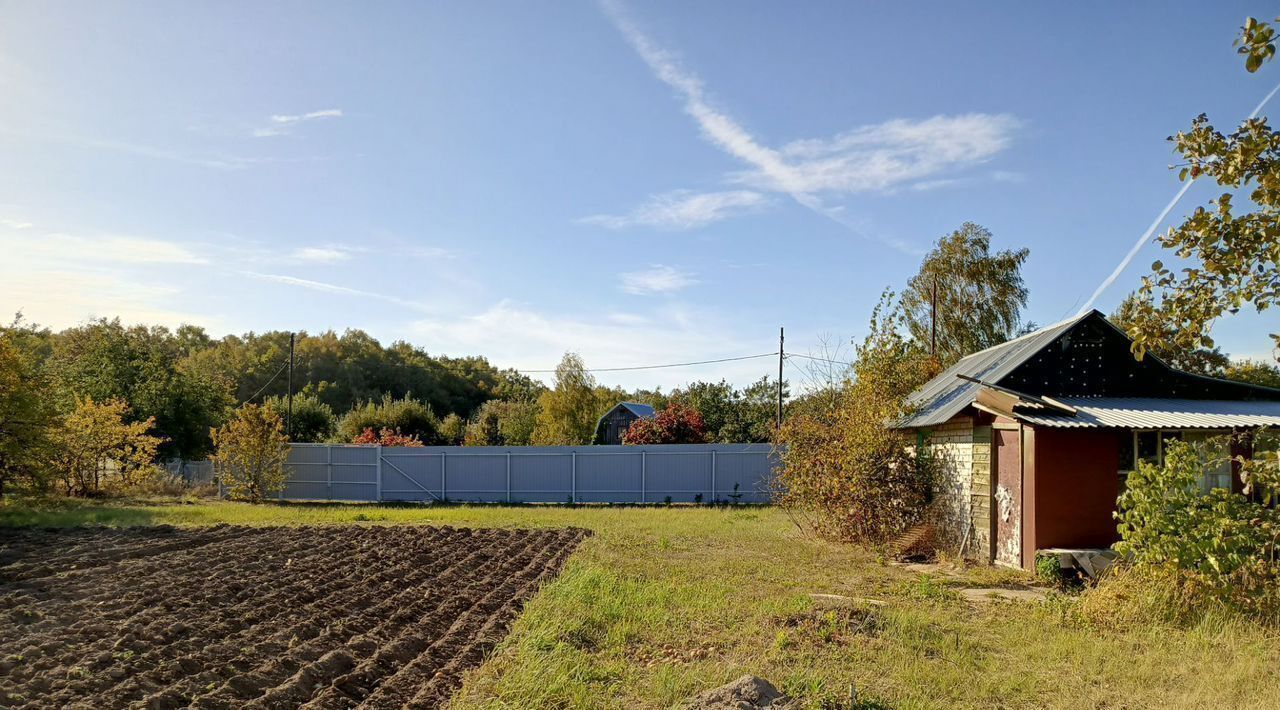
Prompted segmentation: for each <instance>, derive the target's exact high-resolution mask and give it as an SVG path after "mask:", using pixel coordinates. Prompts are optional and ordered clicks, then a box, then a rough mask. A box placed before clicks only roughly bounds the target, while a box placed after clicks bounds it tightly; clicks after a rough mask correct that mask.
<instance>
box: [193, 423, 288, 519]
mask: <svg viewBox="0 0 1280 710" xmlns="http://www.w3.org/2000/svg"><path fill="white" fill-rule="evenodd" d="M212 438H213V442H214V445H215V446H216V447H217V449H216V452H215V453H214V455H213V456H212V457H211V458H212V459H213V462H214V465H215V467H216V469H217V473H218V481H219V482H220V483H221V484H222V486H223V487H224V488H225V489H226V491H227V495H228V496H230V497H231V498H234V499H242V500H248V501H252V502H255V503H256V502H258V501H260V500H262V499H263V498H266V497H267V496H269V495H272V494H274V493H276V492H277V491H280V490H282V489H283V488H284V483H285V469H284V465H285V461H286V460H287V459H288V456H289V440H288V438H287V437H286V436H285V435H284V421H283V420H282V419H281V418H280V415H278V414H276V413H275V411H274V410H272V409H270V408H268V407H260V406H258V405H256V404H245V405H242V406H241V407H240V408H239V409H237V410H236V411H235V414H234V415H232V417H231V418H230V420H228V421H227V423H226V424H224V425H222V426H221V427H219V428H218V429H215V430H214V431H213V433H212Z"/></svg>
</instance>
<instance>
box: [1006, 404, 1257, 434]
mask: <svg viewBox="0 0 1280 710" xmlns="http://www.w3.org/2000/svg"><path fill="white" fill-rule="evenodd" d="M1058 399H1059V401H1061V402H1063V403H1065V404H1069V405H1071V406H1072V407H1075V408H1076V410H1077V413H1076V415H1075V416H1071V415H1068V414H1048V413H1042V412H1043V410H1041V411H1023V410H1022V407H1021V406H1019V407H1018V408H1017V409H1015V410H1014V416H1016V417H1017V418H1018V419H1021V420H1022V421H1024V422H1027V423H1028V424H1034V425H1037V426H1047V427H1067V428H1091V429H1098V428H1117V429H1230V428H1232V427H1259V426H1280V402H1259V401H1252V402H1247V401H1234V400H1220V399H1155V398H1146V397H1059V398H1058Z"/></svg>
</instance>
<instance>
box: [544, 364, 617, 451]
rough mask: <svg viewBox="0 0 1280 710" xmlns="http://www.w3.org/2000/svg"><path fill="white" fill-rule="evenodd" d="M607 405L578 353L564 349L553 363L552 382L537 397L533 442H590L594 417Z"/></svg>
mask: <svg viewBox="0 0 1280 710" xmlns="http://www.w3.org/2000/svg"><path fill="white" fill-rule="evenodd" d="M608 406H609V405H608V404H605V403H604V402H602V401H601V398H600V396H599V395H598V394H597V392H596V379H595V377H592V375H591V373H590V372H587V368H586V365H585V364H583V362H582V358H581V357H579V356H578V354H577V353H572V352H570V353H565V354H564V357H563V358H562V359H561V360H560V364H559V365H557V366H556V375H555V386H554V388H552V389H551V390H549V391H547V392H545V393H544V394H543V395H542V396H541V397H539V398H538V423H537V427H536V428H535V429H534V431H533V443H535V444H538V445H541V446H557V445H559V446H571V445H582V444H589V443H591V437H592V436H594V434H595V428H596V421H597V420H598V419H599V418H600V415H601V414H603V413H604V409H605V408H607V407H608Z"/></svg>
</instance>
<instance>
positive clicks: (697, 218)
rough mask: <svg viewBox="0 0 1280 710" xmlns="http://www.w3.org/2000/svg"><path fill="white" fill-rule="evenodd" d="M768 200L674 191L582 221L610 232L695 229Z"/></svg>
mask: <svg viewBox="0 0 1280 710" xmlns="http://www.w3.org/2000/svg"><path fill="white" fill-rule="evenodd" d="M767 201H768V200H767V198H766V197H765V196H764V195H762V194H760V193H758V192H754V191H752V190H728V191H724V192H701V193H699V192H692V191H689V190H674V191H672V192H667V193H663V194H661V195H654V196H652V197H650V198H649V201H648V202H646V203H645V204H643V205H641V206H639V207H637V208H636V209H635V210H632V211H631V212H630V213H629V214H625V215H606V214H598V215H591V216H590V217H583V218H582V219H580V220H578V222H579V223H581V224H592V225H598V226H601V227H607V228H609V229H623V228H626V227H636V226H643V227H657V228H659V229H693V228H695V227H703V226H706V225H708V224H711V223H713V222H718V221H720V220H722V219H727V218H729V217H733V216H735V215H738V214H741V213H743V212H746V211H749V210H752V209H755V208H757V207H760V206H761V205H763V204H765V203H766V202H767Z"/></svg>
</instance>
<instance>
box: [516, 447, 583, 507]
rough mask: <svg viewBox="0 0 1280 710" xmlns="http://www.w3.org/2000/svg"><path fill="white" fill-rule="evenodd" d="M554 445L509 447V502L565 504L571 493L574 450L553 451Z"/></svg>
mask: <svg viewBox="0 0 1280 710" xmlns="http://www.w3.org/2000/svg"><path fill="white" fill-rule="evenodd" d="M555 448H557V447H551V446H547V447H535V446H530V447H519V448H513V449H512V451H511V500H512V502H514V503H565V502H567V501H568V500H569V496H571V495H573V465H574V461H573V453H572V452H570V451H565V452H561V451H555V450H554V449H555Z"/></svg>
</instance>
